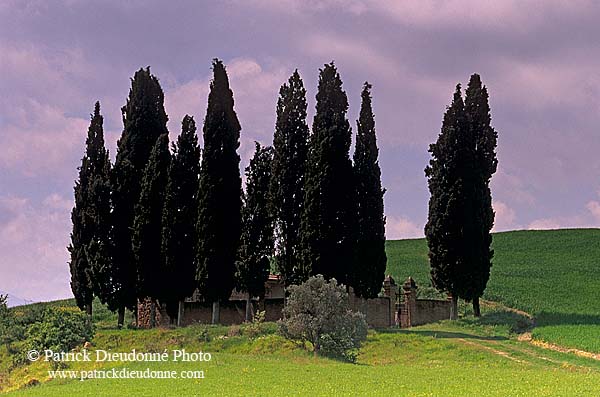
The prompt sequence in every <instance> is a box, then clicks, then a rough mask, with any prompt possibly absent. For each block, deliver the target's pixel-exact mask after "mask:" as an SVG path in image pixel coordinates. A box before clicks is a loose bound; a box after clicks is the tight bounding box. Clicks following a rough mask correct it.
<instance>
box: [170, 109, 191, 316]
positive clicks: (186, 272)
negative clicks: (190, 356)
mask: <svg viewBox="0 0 600 397" xmlns="http://www.w3.org/2000/svg"><path fill="white" fill-rule="evenodd" d="M199 175H200V147H199V146H198V137H197V135H196V123H195V122H194V118H193V117H191V116H187V115H186V116H185V117H184V118H183V122H182V128H181V134H180V135H179V137H178V138H177V142H176V144H174V145H173V157H172V160H171V167H170V168H169V182H168V184H167V191H166V193H165V206H164V211H163V220H162V222H163V231H162V251H163V256H164V268H165V269H164V272H163V274H164V277H165V278H164V286H163V292H164V294H163V295H162V296H161V298H160V299H161V301H164V302H165V303H166V305H167V312H168V314H169V317H171V318H175V317H176V316H178V315H179V313H178V312H177V311H176V310H177V303H178V302H180V301H182V300H183V299H184V298H186V297H188V296H191V295H192V294H193V292H194V290H195V288H196V282H195V277H196V266H195V262H194V253H195V245H196V240H197V238H196V229H195V227H196V217H197V216H198V178H199Z"/></svg>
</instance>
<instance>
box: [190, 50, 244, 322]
mask: <svg viewBox="0 0 600 397" xmlns="http://www.w3.org/2000/svg"><path fill="white" fill-rule="evenodd" d="M212 66H213V80H212V81H211V83H210V93H209V95H208V106H207V110H206V118H205V119H204V129H203V137H204V150H203V154H202V163H201V167H200V183H199V190H198V192H199V193H198V198H199V208H198V221H197V224H196V232H197V235H198V246H197V250H196V262H197V269H198V270H197V279H198V281H199V290H200V293H201V295H202V296H203V297H204V298H205V299H206V300H207V301H209V302H213V318H212V322H213V323H218V322H219V303H220V302H221V301H224V300H228V299H229V296H230V295H231V291H232V289H233V287H234V285H235V260H236V255H237V249H238V245H239V239H240V228H241V206H242V201H241V193H242V181H241V178H240V170H239V163H240V156H239V155H238V153H237V149H238V147H239V145H240V142H239V141H240V130H241V126H240V123H239V121H238V118H237V115H236V114H235V110H234V108H233V107H234V101H233V92H232V91H231V89H230V88H229V79H228V77H227V72H226V71H225V66H224V65H223V62H222V61H220V60H218V59H215V60H213V65H212Z"/></svg>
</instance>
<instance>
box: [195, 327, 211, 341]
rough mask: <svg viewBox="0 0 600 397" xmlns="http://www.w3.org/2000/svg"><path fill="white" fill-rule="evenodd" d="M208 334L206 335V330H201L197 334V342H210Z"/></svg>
mask: <svg viewBox="0 0 600 397" xmlns="http://www.w3.org/2000/svg"><path fill="white" fill-rule="evenodd" d="M211 339H212V338H211V337H210V334H209V333H208V329H206V328H202V331H200V333H199V334H198V342H204V343H208V342H210V341H211Z"/></svg>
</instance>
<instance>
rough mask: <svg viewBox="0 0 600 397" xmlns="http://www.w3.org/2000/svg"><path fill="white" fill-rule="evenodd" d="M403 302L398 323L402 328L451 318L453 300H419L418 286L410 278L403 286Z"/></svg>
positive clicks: (399, 308)
mask: <svg viewBox="0 0 600 397" xmlns="http://www.w3.org/2000/svg"><path fill="white" fill-rule="evenodd" d="M402 293H403V296H402V297H403V302H402V303H400V304H399V305H398V312H397V317H396V323H397V324H398V325H399V326H400V327H401V328H409V327H413V326H416V325H422V324H427V323H433V322H436V321H441V320H448V319H449V318H450V309H451V307H452V301H451V298H448V299H447V300H436V299H417V285H416V284H415V282H414V280H413V279H412V278H411V277H409V278H408V279H407V280H406V281H405V282H404V284H403V285H402Z"/></svg>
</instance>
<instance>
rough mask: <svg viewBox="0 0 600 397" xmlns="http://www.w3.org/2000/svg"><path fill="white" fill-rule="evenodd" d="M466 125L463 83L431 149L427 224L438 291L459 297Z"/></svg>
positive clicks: (430, 252) (462, 261) (461, 265)
mask: <svg viewBox="0 0 600 397" xmlns="http://www.w3.org/2000/svg"><path fill="white" fill-rule="evenodd" d="M465 124H466V121H465V115H464V103H463V99H462V95H461V89H460V84H459V85H457V86H456V92H455V93H454V98H453V100H452V104H451V105H450V106H449V107H448V109H447V110H446V113H445V114H444V121H443V123H442V131H441V133H440V135H439V137H438V140H437V142H436V143H434V144H432V145H430V147H429V152H430V153H431V157H432V158H431V160H430V161H429V166H428V167H427V168H426V169H425V175H426V176H427V178H428V183H429V191H430V193H431V197H430V199H429V216H428V220H427V224H426V225H425V237H426V238H427V244H428V246H429V263H430V266H431V280H432V282H433V285H434V287H436V288H437V289H438V290H440V291H445V292H449V293H451V294H452V295H458V292H459V291H460V285H461V282H460V277H461V273H462V271H463V269H464V259H463V256H462V252H461V251H462V249H461V248H462V245H463V241H462V215H463V197H464V196H465V194H464V186H463V185H464V183H463V176H462V175H461V171H462V170H463V169H464V168H465V162H466V160H467V159H466V157H467V154H466V153H464V151H465V148H466V145H465V143H464V141H465V134H464V131H465Z"/></svg>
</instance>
